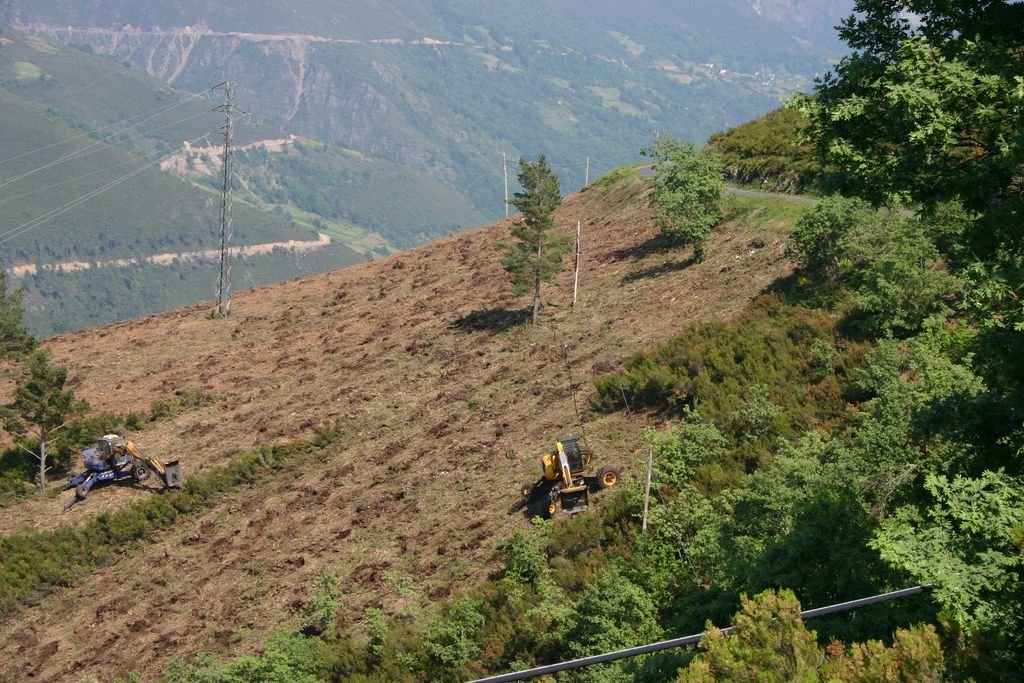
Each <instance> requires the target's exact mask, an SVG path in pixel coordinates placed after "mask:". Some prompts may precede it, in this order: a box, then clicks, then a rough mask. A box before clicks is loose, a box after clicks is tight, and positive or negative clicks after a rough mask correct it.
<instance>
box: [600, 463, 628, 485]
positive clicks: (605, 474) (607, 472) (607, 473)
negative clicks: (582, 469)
mask: <svg viewBox="0 0 1024 683" xmlns="http://www.w3.org/2000/svg"><path fill="white" fill-rule="evenodd" d="M621 480H622V473H621V472H619V470H618V468H616V467H602V468H601V471H600V472H598V473H597V485H598V486H599V487H600V488H602V489H610V488H613V487H615V486H618V485H619V482H620V481H621Z"/></svg>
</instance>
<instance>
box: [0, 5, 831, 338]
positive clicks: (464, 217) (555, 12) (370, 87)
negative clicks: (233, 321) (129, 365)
mask: <svg viewBox="0 0 1024 683" xmlns="http://www.w3.org/2000/svg"><path fill="white" fill-rule="evenodd" d="M849 5H850V3H849V2H837V1H832V0H808V1H806V2H784V1H777V2H770V1H768V0H760V1H758V2H741V1H739V0H734V1H732V2H725V3H716V4H715V6H714V7H705V6H696V5H695V6H693V7H690V6H686V7H683V8H679V7H675V6H674V5H671V6H670V4H668V3H662V2H659V1H658V0H644V1H643V2H641V3H639V4H637V5H636V6H634V7H631V8H630V10H629V11H625V10H624V9H623V8H621V7H619V6H618V5H616V4H614V3H604V2H597V3H582V2H576V1H575V0H562V1H561V2H555V3H541V2H526V3H521V4H518V5H517V6H516V7H515V8H510V7H507V6H505V5H504V4H503V3H498V2H444V3H442V2H429V1H426V0H392V1H391V2H385V3H370V2H366V1H365V0H358V1H356V0H353V1H351V2H346V3H342V4H341V5H339V4H338V3H325V2H317V1H316V0H305V1H304V2H299V3H291V4H289V5H288V6H287V7H284V6H281V7H271V6H267V7H260V8H259V9H258V10H253V9H251V8H245V7H243V6H242V5H241V4H237V6H236V5H233V4H231V3H225V4H222V5H218V6H216V7H207V6H206V5H205V4H203V3H198V2H190V1H186V0H179V1H177V2H169V3H161V4H159V5H152V6H145V5H144V4H140V3H128V2H109V3H103V4H102V6H98V5H96V4H95V3H84V2H83V3H76V2H72V3H57V2H49V1H45V0H44V1H43V2H32V3H28V2H21V1H20V0H11V1H9V2H7V3H5V4H4V5H3V8H2V9H0V21H4V22H6V23H7V24H8V25H9V27H10V28H8V29H6V30H5V33H4V36H5V37H4V40H5V44H4V45H3V49H0V95H3V98H2V99H0V107H8V108H9V112H10V113H9V114H8V116H10V117H17V118H18V119H19V120H21V121H22V123H21V124H20V125H25V124H24V119H25V118H26V117H27V116H40V115H42V116H43V117H45V125H46V126H56V127H57V128H62V129H63V130H65V131H66V132H63V133H58V132H54V131H48V132H44V131H43V130H42V129H40V130H37V131H36V132H34V133H33V134H32V135H28V136H25V135H23V136H22V137H23V138H24V139H25V140H30V139H35V140H37V141H41V140H44V139H51V138H53V137H54V136H57V135H63V136H66V137H67V136H71V135H73V134H74V131H86V132H87V131H93V130H98V129H103V128H105V127H110V126H120V127H121V128H118V130H122V129H123V131H124V132H123V134H120V135H117V136H108V139H104V140H103V143H104V144H105V145H109V146H110V147H111V151H110V153H111V154H124V153H128V154H132V155H136V156H138V157H141V158H142V159H143V160H150V161H151V162H155V164H156V165H159V166H161V167H162V168H164V169H166V170H167V171H170V172H173V173H174V174H175V175H176V176H177V179H175V178H173V177H172V176H170V175H169V174H167V173H165V174H155V173H152V172H150V171H147V172H146V174H144V175H148V176H150V177H153V176H156V175H163V176H165V179H164V180H158V179H156V178H155V177H154V178H153V179H152V180H151V186H150V188H149V190H148V191H147V192H145V193H143V194H144V195H149V194H152V193H157V194H160V195H162V196H165V197H169V196H170V194H173V193H172V192H171V191H170V190H167V189H162V190H158V189H157V187H158V186H160V187H163V186H165V185H166V187H168V188H173V187H177V188H181V189H180V190H175V191H186V192H188V193H191V196H193V197H194V198H195V199H194V200H189V202H192V203H193V204H194V205H195V206H196V207H197V210H196V211H197V212H196V213H193V214H191V215H190V216H188V217H186V216H184V215H181V216H178V218H177V219H176V220H177V221H178V222H177V224H176V225H179V226H180V227H172V226H170V225H165V224H166V220H167V218H168V216H170V215H172V214H175V213H176V212H175V211H162V212H160V213H161V217H160V219H159V220H158V221H157V223H158V225H154V226H152V227H147V228H144V229H142V230H141V231H140V230H139V228H138V227H137V226H138V225H139V221H140V220H146V218H145V217H139V216H137V215H135V216H133V215H132V214H137V213H138V212H137V208H138V207H135V208H132V200H131V199H130V197H132V196H139V191H138V190H135V191H129V192H125V193H123V194H118V193H117V192H118V190H119V189H122V188H119V187H118V188H114V189H112V190H110V191H109V192H106V193H105V195H104V198H103V199H106V200H108V201H107V204H106V206H108V207H109V208H106V209H103V210H102V211H100V210H99V209H94V213H101V214H102V216H96V215H94V216H92V217H91V218H90V217H89V216H88V215H82V214H80V213H79V212H78V210H76V211H69V212H67V213H66V214H64V215H63V216H62V219H63V220H64V221H65V222H63V223H59V224H57V223H52V224H50V225H48V226H42V225H41V226H39V227H38V228H35V229H32V230H31V235H29V234H26V235H25V236H24V237H21V236H15V237H14V238H13V239H11V240H10V241H9V242H0V259H2V260H3V261H4V264H5V266H8V267H11V266H14V265H27V264H29V263H33V264H34V263H37V262H39V263H41V264H46V263H56V262H62V261H63V262H67V261H81V260H89V259H97V260H101V261H111V260H125V259H127V260H137V259H140V258H143V257H147V256H150V255H152V254H159V253H167V252H169V251H173V250H174V249H177V248H179V247H177V246H174V247H173V248H172V249H168V247H169V246H172V245H177V244H180V249H181V251H197V250H198V251H202V250H203V249H207V248H209V247H210V245H211V240H214V239H215V232H216V221H217V211H216V207H215V203H216V193H217V188H218V187H219V178H218V172H219V171H218V169H219V154H217V153H211V151H212V150H216V149H218V146H219V144H220V142H219V135H218V134H217V130H218V128H219V127H220V125H221V123H222V121H221V115H220V114H217V113H215V112H212V111H211V110H212V109H213V108H215V107H216V106H217V105H218V104H219V103H220V102H219V99H220V97H221V96H220V95H219V94H218V93H217V92H216V91H211V90H210V88H211V86H213V85H216V84H217V83H220V82H223V81H226V80H230V81H232V82H233V83H234V84H235V87H236V96H235V101H236V103H237V105H238V107H239V109H240V110H243V111H244V112H246V114H245V115H244V116H243V117H240V119H239V121H238V126H237V142H238V143H239V145H240V152H239V154H238V157H237V163H236V166H235V167H236V171H237V179H236V185H235V196H236V208H237V210H238V211H239V214H238V216H237V218H236V221H235V224H236V226H237V228H238V237H239V240H240V241H241V242H242V243H247V242H248V243H254V242H258V241H259V242H278V241H288V240H299V241H308V240H311V239H313V240H315V239H318V238H317V234H318V233H323V234H327V235H329V236H330V237H331V239H332V244H333V245H335V248H336V249H340V250H341V252H339V253H340V254H341V255H340V257H339V259H338V260H337V261H335V262H333V263H334V264H335V266H340V265H344V264H345V263H352V262H355V261H357V260H362V259H365V258H373V257H374V256H375V255H381V254H386V253H390V252H391V251H394V250H396V249H404V248H408V247H411V246H415V245H418V244H422V243H424V242H428V241H431V240H433V239H436V238H438V237H440V236H443V235H446V234H449V233H451V232H454V231H458V230H460V229H465V228H468V227H472V226H475V225H480V224H482V223H484V222H486V221H487V220H491V219H494V218H497V217H499V216H501V215H503V213H504V206H503V197H502V193H503V187H502V183H503V175H504V170H503V168H502V156H503V154H504V156H505V158H507V159H508V165H507V170H508V173H509V176H510V177H511V178H512V179H513V181H514V177H515V170H516V168H515V162H516V160H518V158H519V157H520V156H523V157H526V158H533V157H535V156H536V155H537V154H540V153H544V154H546V155H547V156H548V158H549V159H551V161H552V164H553V166H554V167H555V169H556V171H557V172H558V173H559V175H560V177H561V181H562V188H563V192H571V191H575V190H577V189H579V188H580V187H582V186H583V185H584V183H585V182H586V180H587V179H588V178H596V177H597V176H598V175H600V174H601V173H603V172H606V171H608V170H610V169H612V168H614V167H616V166H619V165H621V164H624V163H628V162H632V161H635V160H637V159H638V158H639V152H640V150H641V148H643V147H644V146H646V145H649V144H650V142H651V140H652V139H653V138H654V136H656V135H659V134H671V135H673V136H676V137H679V138H684V139H690V140H694V141H697V142H702V141H703V140H705V139H706V138H707V136H708V135H710V134H711V133H712V132H714V131H717V130H721V129H724V128H728V127H729V126H732V125H735V124H738V123H740V122H742V121H744V120H747V119H750V118H752V117H754V116H756V115H758V114H760V113H763V112H764V111H767V110H769V109H771V108H773V107H775V106H777V104H778V102H779V101H780V99H781V98H782V97H784V96H785V95H787V94H789V93H790V92H792V91H794V90H796V89H801V88H803V89H806V88H807V87H808V86H809V84H810V82H811V79H812V78H813V77H814V75H815V74H817V73H820V72H823V71H824V70H825V69H827V68H828V66H829V64H830V62H831V61H832V60H834V59H835V58H836V57H837V56H838V54H839V48H838V45H837V43H836V42H835V38H834V37H833V31H832V26H833V25H834V24H836V23H837V22H838V20H839V19H840V18H841V17H842V16H843V15H844V14H845V13H846V12H847V11H848V10H849ZM243 10H244V11H243ZM195 94H201V95H202V96H201V97H195ZM179 100H180V102H181V106H180V108H175V109H174V111H173V113H169V114H168V115H167V116H165V117H164V118H161V119H156V120H154V121H153V122H146V123H144V124H141V125H135V124H133V123H132V122H131V117H132V116H138V117H141V116H143V115H144V114H145V112H146V111H151V110H147V109H146V108H145V105H146V103H147V102H148V104H149V105H150V106H153V107H159V106H162V105H163V106H171V105H174V104H175V102H176V101H179ZM32 111H35V112H36V113H35V114H30V113H29V112H32ZM178 114H181V116H178ZM189 117H192V118H189ZM186 119H187V120H186ZM165 122H166V123H165ZM43 123H44V121H40V122H39V123H38V124H32V125H33V126H36V127H38V126H41V125H43ZM79 134H81V133H79ZM92 135H93V137H94V138H95V137H100V138H101V139H102V136H101V135H98V134H95V133H93V134H92ZM279 140H290V141H292V140H293V141H294V143H293V144H288V145H286V146H285V147H284V148H281V147H277V148H274V144H275V143H273V142H269V143H268V142H264V141H279ZM185 141H190V143H189V144H188V145H185V144H183V143H184V142H185ZM94 142H95V140H94ZM34 144H36V145H37V143H32V142H26V143H25V147H24V149H19V150H18V151H19V153H27V152H28V151H30V150H31V149H32V148H33V145H34ZM37 146H38V145H37ZM189 147H191V149H192V152H193V153H191V154H189V152H188V150H187V148H189ZM117 150H123V151H117ZM55 153H56V151H55ZM55 158H57V157H55V156H51V157H45V155H44V157H40V158H39V159H41V160H42V161H53V160H54V159H55ZM127 159H128V157H123V158H122V162H123V163H126V164H127V163H128V162H127ZM34 161H35V159H30V158H28V157H26V158H25V159H24V160H23V162H19V163H22V165H21V167H20V168H23V169H26V170H28V169H29V166H30V165H31V163H33V162H34ZM76 161H77V163H78V168H76V169H75V170H74V171H73V173H74V175H75V176H78V175H82V174H85V173H91V172H93V171H97V170H99V167H98V166H90V163H91V161H92V160H91V159H88V158H83V159H77V160H76ZM15 165H17V164H15ZM79 169H80V170H79ZM13 172H15V169H14V168H8V167H5V166H4V165H2V164H0V183H4V182H6V181H5V178H8V179H9V178H10V177H11V176H7V175H6V174H7V173H13ZM22 172H23V171H22ZM67 172H68V171H67V169H66V168H65V167H61V168H59V169H58V168H55V169H54V172H53V173H52V174H50V175H51V176H52V180H48V182H50V183H61V182H63V181H64V180H66V179H67V178H68V175H67ZM62 173H63V174H64V175H62ZM101 177H102V176H101ZM116 177H118V176H116V175H113V176H111V178H112V179H113V178H116ZM181 181H185V182H184V184H183V183H182V182H181ZM90 187H93V186H89V185H88V183H87V182H80V183H77V184H72V185H69V186H68V187H67V188H64V189H62V192H64V190H66V194H60V195H59V196H58V194H57V193H50V194H42V195H40V194H36V195H34V196H33V197H32V198H31V199H27V198H23V197H22V195H23V194H24V193H26V192H34V191H36V190H38V189H39V186H38V184H36V185H26V184H24V182H23V184H22V185H20V186H14V185H12V186H11V188H10V191H11V194H10V195H2V194H0V202H6V201H8V200H10V201H11V202H12V205H13V206H19V205H20V206H21V209H20V210H19V212H18V215H19V216H22V217H24V220H23V221H22V220H19V219H18V218H17V217H15V219H14V225H16V226H17V225H21V224H22V223H23V222H24V221H31V220H33V219H34V217H35V216H39V215H42V214H44V213H45V212H47V211H50V210H52V208H53V205H54V204H56V205H57V206H63V205H64V203H65V202H66V201H69V200H71V199H74V198H75V197H78V196H80V194H75V191H76V190H78V191H80V192H88V191H89V188H90ZM186 188H192V189H186ZM515 189H516V188H515V187H514V182H513V187H512V188H511V191H515ZM5 190H7V188H6V187H4V186H2V185H0V192H3V191H5ZM16 190H17V191H16ZM65 196H66V197H67V199H62V198H63V197H65ZM97 201H101V198H97ZM187 203H188V202H186V204H187ZM176 204H181V202H176ZM101 205H102V201H101ZM151 205H153V204H151ZM118 207H120V209H119V208H118ZM198 207H205V208H202V209H201V210H200V209H199V208H198ZM125 209H127V210H126V211H123V210H125ZM89 210H90V209H89V205H86V204H83V205H82V208H81V211H85V212H86V213H87V214H88V211H89ZM118 223H120V224H122V225H123V227H122V228H118V227H117V224H118ZM260 223H264V224H267V225H268V226H270V225H272V224H276V225H277V226H278V227H275V228H273V229H271V230H270V231H269V232H267V231H264V232H263V233H259V234H257V233H258V231H257V232H253V228H254V227H255V226H256V225H258V224H260ZM101 224H102V226H103V227H102V228H100V227H99V226H100V225H101ZM158 226H163V227H158ZM185 226H187V227H185ZM197 230H198V231H199V232H198V233H197V232H196V231H197ZM151 232H156V233H159V234H160V235H161V236H160V238H159V239H155V240H153V239H150V240H148V242H149V243H146V241H145V240H140V239H139V237H138V236H139V235H145V234H149V233H151ZM97 233H102V234H103V235H106V236H107V237H106V238H105V239H100V240H96V239H95V237H96V235H97ZM118 233H124V234H125V237H117V236H115V235H116V234H118ZM182 234H185V235H187V234H193V235H194V237H187V236H186V237H182V236H181V235H182ZM62 235H63V236H62ZM72 235H73V236H72ZM40 237H42V238H43V239H40ZM0 239H2V238H0ZM62 241H63V243H64V246H60V247H55V246H54V245H55V244H60V243H61V242H62ZM90 244H91V245H92V246H90V247H89V248H85V246H84V245H90ZM51 252H52V253H51ZM322 260H323V263H322V264H321V265H320V266H319V267H329V266H330V265H331V263H332V261H331V260H330V259H326V258H325V259H322ZM290 262H291V263H295V260H294V259H292V260H291V261H290ZM129 270H130V269H129ZM302 272H305V271H302ZM302 272H296V273H294V274H296V275H298V274H302ZM125 277H126V278H127V280H128V281H130V282H136V281H137V280H138V274H137V273H136V274H132V273H128V274H127V275H125ZM257 281H262V279H261V278H257ZM51 284H52V283H51ZM26 286H27V296H28V302H29V304H30V306H29V308H30V315H31V316H33V317H34V316H37V315H38V316H40V317H39V318H36V319H35V322H34V323H33V324H34V327H35V328H36V329H38V330H39V331H41V332H44V333H46V332H50V331H58V330H63V329H76V328H77V327H78V326H79V325H80V324H81V323H78V322H74V321H64V322H61V323H60V324H59V325H54V324H52V321H49V322H46V321H44V320H43V319H42V317H43V316H45V311H46V310H47V306H48V305H49V304H48V303H47V302H46V301H45V299H46V298H47V297H43V296H41V295H40V294H39V291H38V288H37V287H36V286H35V283H33V282H31V281H29V282H27V285H26ZM169 286H170V285H169ZM126 287H127V289H129V290H130V289H131V286H129V285H126ZM207 289H209V288H207ZM127 293H128V292H125V294H127ZM111 296H112V297H113V298H112V300H111V301H110V302H108V306H107V307H106V308H107V309H108V315H110V316H111V317H110V318H109V319H111V320H115V319H122V318H124V317H125V316H129V315H135V314H139V313H140V312H145V311H149V310H159V309H153V308H151V307H149V306H148V305H133V306H131V307H127V308H126V307H123V306H120V305H119V304H117V303H116V302H117V301H119V297H120V295H119V294H116V293H112V295H111ZM131 298H132V300H133V301H134V300H135V299H136V297H135V296H132V297H131ZM33 302H34V303H35V305H31V304H32V303H33ZM178 303H181V304H183V303H188V301H186V300H182V301H180V302H178ZM91 319H92V318H90V320H91Z"/></svg>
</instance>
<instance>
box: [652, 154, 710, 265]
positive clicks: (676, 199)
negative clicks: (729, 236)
mask: <svg viewBox="0 0 1024 683" xmlns="http://www.w3.org/2000/svg"><path fill="white" fill-rule="evenodd" d="M643 154H644V155H646V156H649V157H650V158H651V159H653V160H654V182H653V187H652V189H651V195H650V197H651V202H652V204H654V206H655V207H656V208H657V211H658V213H657V216H656V218H655V220H656V221H657V223H658V227H659V228H660V229H661V232H662V234H663V235H665V236H666V237H667V238H668V239H669V240H671V241H672V242H673V243H675V244H677V245H681V246H683V245H692V246H693V253H694V258H695V259H696V260H697V261H703V260H704V257H705V256H706V254H707V244H708V240H709V239H710V238H711V230H712V229H713V228H714V227H715V225H717V224H718V222H719V221H721V220H722V217H723V216H724V215H725V212H724V209H723V206H722V190H723V187H724V185H725V181H724V170H723V168H722V162H721V161H720V160H719V158H718V156H717V154H716V153H715V152H713V151H711V150H710V149H707V150H703V151H698V150H697V148H696V147H695V146H694V145H693V143H688V142H679V141H678V140H675V139H673V138H672V137H670V136H663V137H661V138H659V139H658V140H657V141H656V142H655V143H654V146H653V147H650V148H649V149H645V150H643Z"/></svg>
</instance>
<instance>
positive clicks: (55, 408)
mask: <svg viewBox="0 0 1024 683" xmlns="http://www.w3.org/2000/svg"><path fill="white" fill-rule="evenodd" d="M28 371H29V376H28V377H27V378H26V379H25V381H24V383H22V384H21V386H19V387H18V388H17V390H16V391H15V393H14V402H13V403H11V404H10V405H8V406H7V407H6V408H5V411H4V412H5V415H4V417H5V421H4V428H5V429H6V430H7V431H8V432H10V433H12V434H18V435H27V434H30V433H32V434H33V435H34V436H36V437H38V439H39V453H38V454H37V455H36V459H37V460H38V461H39V478H38V481H39V492H40V494H45V493H46V472H47V470H48V469H49V468H48V467H47V465H46V458H47V454H46V447H47V444H48V443H49V442H50V440H51V438H52V436H53V433H54V432H55V431H56V430H57V429H59V428H60V427H62V426H63V425H64V423H65V422H66V421H67V420H69V419H71V418H74V417H76V416H78V415H81V414H83V413H85V412H86V411H87V410H88V409H89V404H88V403H86V402H85V401H82V400H79V399H77V398H75V392H74V391H73V390H71V389H65V388H64V385H65V383H66V382H67V378H68V371H67V369H66V368H54V367H51V366H50V351H49V349H39V350H38V351H35V352H33V353H32V355H31V356H29V357H28Z"/></svg>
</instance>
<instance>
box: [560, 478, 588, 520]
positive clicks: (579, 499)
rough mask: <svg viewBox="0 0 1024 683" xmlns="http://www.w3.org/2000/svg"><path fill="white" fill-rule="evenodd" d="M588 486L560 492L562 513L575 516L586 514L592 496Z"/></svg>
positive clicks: (570, 487)
mask: <svg viewBox="0 0 1024 683" xmlns="http://www.w3.org/2000/svg"><path fill="white" fill-rule="evenodd" d="M587 488H588V487H587V485H586V484H583V485H580V486H569V487H566V488H563V489H561V490H560V491H559V492H558V498H559V501H558V502H559V504H560V505H561V507H562V512H565V513H567V514H570V515H575V514H577V513H580V512H586V511H587V510H588V509H589V508H590V496H589V493H588V491H587Z"/></svg>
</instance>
